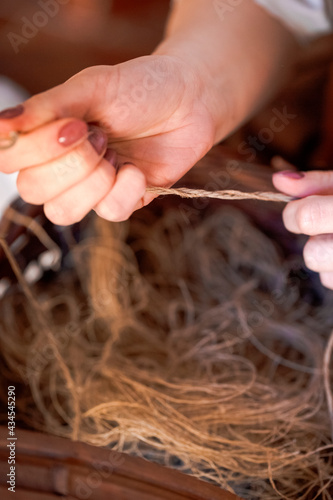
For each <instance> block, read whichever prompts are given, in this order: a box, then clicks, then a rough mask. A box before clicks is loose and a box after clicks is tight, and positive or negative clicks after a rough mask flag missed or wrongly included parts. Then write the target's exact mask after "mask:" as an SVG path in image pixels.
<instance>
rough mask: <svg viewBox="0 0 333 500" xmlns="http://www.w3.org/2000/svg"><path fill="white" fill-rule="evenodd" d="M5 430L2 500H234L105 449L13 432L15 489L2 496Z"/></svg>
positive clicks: (1, 453)
mask: <svg viewBox="0 0 333 500" xmlns="http://www.w3.org/2000/svg"><path fill="white" fill-rule="evenodd" d="M7 438H8V430H7V428H6V427H0V498H1V499H2V500H7V499H13V498H15V499H16V500H56V499H59V498H65V499H68V500H74V499H77V500H88V499H91V500H185V499H189V500H237V499H238V498H239V497H236V496H235V495H233V494H231V493H229V492H226V491H223V490H221V489H220V488H218V487H216V486H213V485H210V484H208V483H205V482H203V481H200V480H198V479H195V478H193V477H190V476H187V475H185V474H181V473H179V472H177V471H174V470H171V469H167V468H165V467H162V466H160V465H157V464H154V463H150V462H148V461H146V460H143V459H141V458H136V457H131V456H128V455H125V454H123V453H118V452H115V451H111V450H108V449H105V448H97V447H95V446H90V445H86V444H83V443H80V442H72V441H69V440H67V439H63V438H58V437H54V436H49V435H47V434H41V433H38V432H31V431H25V430H17V431H16V438H17V440H16V441H15V442H16V464H15V467H16V488H15V494H14V495H13V493H11V492H9V491H8V485H7V483H6V482H7V479H8V477H7V474H8V473H9V465H8V456H9V451H8V450H9V448H8V447H7V444H8V443H9V441H8V439H7Z"/></svg>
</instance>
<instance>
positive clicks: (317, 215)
mask: <svg viewBox="0 0 333 500" xmlns="http://www.w3.org/2000/svg"><path fill="white" fill-rule="evenodd" d="M273 183H274V185H275V187H276V188H277V189H278V190H279V191H282V192H284V193H286V194H289V195H291V196H295V197H296V198H300V199H297V200H295V201H291V202H290V203H288V205H287V206H286V207H285V209H284V212H283V221H284V225H285V226H286V228H287V229H288V230H289V231H291V232H293V233H296V234H306V235H308V236H310V238H309V240H308V241H307V243H306V245H305V247H304V251H303V255H304V261H305V264H306V266H307V267H308V268H309V269H312V270H313V271H315V272H318V273H319V275H320V279H321V282H322V284H323V285H324V286H325V287H327V288H330V289H332V290H333V172H332V171H311V172H293V171H288V170H285V171H282V172H278V173H276V174H274V175H273Z"/></svg>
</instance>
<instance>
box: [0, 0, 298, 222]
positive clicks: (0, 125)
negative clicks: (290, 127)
mask: <svg viewBox="0 0 333 500" xmlns="http://www.w3.org/2000/svg"><path fill="white" fill-rule="evenodd" d="M215 4H216V2H215V3H214V2H208V3H207V1H206V0H182V1H179V2H178V3H177V4H176V5H175V7H174V10H173V13H172V15H171V18H170V22H169V26H168V30H167V35H166V38H165V40H164V41H163V42H162V43H161V45H160V46H159V47H158V48H157V49H156V51H155V52H154V54H152V55H151V56H145V57H141V58H138V59H135V60H132V61H128V62H125V63H123V64H119V65H117V66H96V67H92V68H88V69H86V70H84V71H82V72H81V73H79V74H77V75H75V76H73V77H72V78H71V79H69V80H68V81H67V82H65V83H64V84H62V85H59V86H58V87H55V88H53V89H51V90H49V91H46V92H44V93H42V94H38V95H37V96H34V97H32V98H31V99H29V100H28V101H26V102H25V103H24V106H23V107H19V108H17V109H16V110H9V111H7V112H5V113H0V136H1V135H6V134H8V133H9V132H11V131H18V132H20V138H19V140H18V141H17V142H16V144H15V145H14V146H13V147H12V148H11V149H7V150H4V151H1V152H0V170H1V171H2V172H5V173H10V172H14V171H19V175H18V181H17V184H18V189H19V192H20V194H21V196H22V198H23V199H24V200H25V201H27V202H29V203H33V204H43V205H44V210H45V213H46V216H47V217H48V218H49V219H50V220H51V221H52V222H54V223H55V224H60V225H68V224H72V223H74V222H77V221H79V220H81V219H82V218H83V217H84V216H85V215H86V214H87V213H88V212H89V211H90V210H91V209H95V210H96V212H97V213H98V214H99V215H100V216H101V217H104V218H105V219H108V220H112V221H121V220H125V219H127V218H128V217H129V216H130V215H131V214H132V212H133V211H134V210H136V209H138V208H141V207H142V206H143V205H145V204H148V203H149V202H150V201H151V200H152V199H153V197H154V196H153V195H151V194H147V193H146V186H147V185H151V186H164V187H167V186H171V185H172V184H173V183H174V182H175V181H176V180H178V179H179V178H180V177H181V176H182V175H183V174H184V173H185V172H186V171H188V170H189V169H190V168H191V167H192V166H193V165H194V164H195V163H196V162H197V161H198V160H199V159H200V158H202V157H203V156H204V155H205V153H206V152H207V151H208V150H209V149H210V148H211V147H212V145H213V144H214V143H216V142H218V141H219V140H221V139H222V138H223V137H225V136H226V135H227V134H228V133H230V132H231V131H232V130H233V129H234V128H235V127H236V126H238V125H239V124H240V122H241V121H242V120H244V119H245V118H246V117H247V116H249V114H251V113H253V111H254V110H255V109H256V107H258V106H259V104H260V103H261V102H263V101H264V100H265V99H267V97H268V96H269V94H270V93H272V92H273V90H274V89H275V88H276V86H277V82H278V81H281V74H282V72H281V67H282V65H284V67H285V68H286V67H287V64H286V61H287V60H288V55H290V54H291V53H292V52H293V50H292V49H293V48H294V41H293V39H292V37H291V35H289V33H288V32H287V30H286V29H285V28H283V27H282V25H281V24H280V23H279V22H278V21H276V20H275V19H273V18H272V17H270V16H269V15H268V14H267V13H266V12H265V11H264V10H263V9H261V8H260V7H258V6H257V5H256V4H255V3H254V2H252V0H247V1H243V2H241V3H240V4H239V5H237V6H235V7H234V8H233V9H232V10H231V12H230V11H228V13H226V14H225V17H224V15H223V16H221V15H219V14H220V13H219V11H217V10H216V9H217V7H216V5H215ZM262 47H265V50H263V49H262ZM268 88H269V89H270V90H269V91H268V90H267V89H268ZM115 167H117V168H115Z"/></svg>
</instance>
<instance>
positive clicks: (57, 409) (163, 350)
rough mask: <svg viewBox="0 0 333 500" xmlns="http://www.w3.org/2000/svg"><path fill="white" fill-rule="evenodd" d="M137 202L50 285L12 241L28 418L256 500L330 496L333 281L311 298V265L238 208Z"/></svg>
mask: <svg viewBox="0 0 333 500" xmlns="http://www.w3.org/2000/svg"><path fill="white" fill-rule="evenodd" d="M139 213H140V214H141V215H137V216H134V217H132V219H131V220H130V222H127V223H107V222H106V221H103V220H101V219H98V218H95V219H93V221H92V222H91V225H90V229H89V234H88V235H87V237H86V238H85V239H83V240H82V241H81V242H80V243H79V244H77V245H75V246H74V247H73V248H72V250H71V254H70V256H69V257H68V258H67V263H66V266H65V267H64V268H63V270H62V272H61V273H59V275H58V276H57V279H55V280H54V281H53V282H52V283H49V284H48V285H47V286H46V285H45V284H44V285H43V283H37V284H35V285H34V286H29V285H28V284H27V283H26V281H25V278H24V275H23V274H22V272H21V271H20V270H19V268H18V266H17V263H16V262H15V259H13V256H12V255H11V252H10V249H9V248H8V246H6V243H5V241H4V239H1V240H0V243H1V245H2V247H3V249H4V250H5V252H6V254H7V257H8V259H9V260H10V261H11V263H12V267H13V269H14V271H15V273H16V275H17V278H18V281H19V285H20V287H18V286H13V287H12V288H11V289H10V290H9V291H8V292H7V294H6V295H5V296H4V297H3V299H2V300H1V302H0V326H1V331H0V347H1V353H2V357H3V362H4V366H5V367H6V374H7V376H8V378H9V379H10V380H11V383H14V384H19V383H20V382H21V383H22V392H21V393H22V397H21V398H20V399H19V400H18V401H17V407H18V413H19V415H20V416H21V417H22V418H24V419H25V422H26V424H27V425H28V426H30V427H33V428H36V429H42V430H44V431H46V432H48V433H51V434H55V435H58V436H64V437H67V438H71V439H80V440H82V441H84V442H87V443H90V444H93V445H96V446H109V447H113V448H114V449H117V450H119V451H125V452H127V453H131V454H134V455H139V456H144V457H146V458H148V459H149V460H153V461H156V462H159V463H162V464H164V465H166V466H171V467H177V468H179V469H180V470H182V471H184V472H186V473H189V474H193V475H195V476H197V477H200V478H202V479H205V480H209V481H213V482H215V483H217V484H219V485H220V486H221V487H223V488H225V489H228V490H229V491H234V492H236V493H237V494H238V495H240V496H241V497H243V498H245V499H251V500H254V499H257V498H258V499H260V500H273V499H274V500H275V499H279V498H284V499H292V500H295V499H298V500H302V499H303V500H308V499H315V498H321V499H325V500H332V498H333V496H332V495H333V494H332V491H333V488H332V486H333V447H332V439H333V438H332V432H333V430H332V424H333V403H332V369H331V363H332V346H333V335H332V334H331V331H332V328H333V320H332V306H333V299H332V294H331V293H329V292H328V293H327V294H326V296H325V297H324V299H323V303H322V304H321V305H320V306H316V305H313V303H312V302H311V300H304V298H303V297H302V293H301V285H302V286H303V285H307V280H309V277H306V276H305V275H302V276H301V278H298V279H292V278H291V271H292V270H293V265H294V264H293V262H292V261H290V260H288V259H285V258H284V257H283V256H282V252H281V250H280V249H279V247H278V245H277V244H276V243H274V242H273V241H272V240H271V239H270V238H268V237H267V236H266V235H265V234H263V233H262V232H261V231H260V230H259V229H258V228H256V227H254V226H253V225H252V224H251V223H250V221H249V220H248V219H247V218H246V217H245V216H244V215H243V214H242V213H241V212H240V211H238V210H236V209H234V208H226V207H223V208H222V209H219V210H216V211H215V212H214V213H213V214H208V215H207V216H205V217H203V218H202V220H201V221H199V222H196V223H193V224H189V223H188V222H187V221H185V220H184V218H183V217H182V215H181V213H180V211H179V210H176V209H169V210H165V211H164V213H163V215H161V216H157V215H155V214H153V213H152V212H151V211H149V210H148V209H144V210H142V211H140V212H139ZM42 231H43V230H42V228H41V238H42V237H43V234H42ZM44 236H45V235H44ZM68 259H69V260H68ZM309 289H311V286H310V287H309Z"/></svg>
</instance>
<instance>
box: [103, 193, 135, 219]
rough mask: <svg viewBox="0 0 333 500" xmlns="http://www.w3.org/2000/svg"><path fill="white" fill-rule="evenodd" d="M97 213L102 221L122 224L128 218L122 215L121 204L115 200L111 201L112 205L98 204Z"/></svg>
mask: <svg viewBox="0 0 333 500" xmlns="http://www.w3.org/2000/svg"><path fill="white" fill-rule="evenodd" d="M97 213H98V215H99V216H100V217H102V218H103V219H106V220H109V221H112V222H122V221H124V220H127V219H128V217H129V215H127V214H125V213H124V209H123V207H122V204H121V203H120V202H119V201H118V200H117V199H115V198H114V199H113V200H112V203H108V204H106V203H100V204H99V205H98V207H97Z"/></svg>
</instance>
